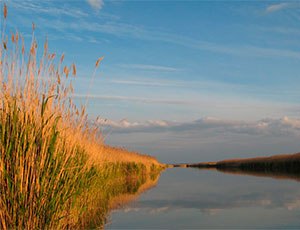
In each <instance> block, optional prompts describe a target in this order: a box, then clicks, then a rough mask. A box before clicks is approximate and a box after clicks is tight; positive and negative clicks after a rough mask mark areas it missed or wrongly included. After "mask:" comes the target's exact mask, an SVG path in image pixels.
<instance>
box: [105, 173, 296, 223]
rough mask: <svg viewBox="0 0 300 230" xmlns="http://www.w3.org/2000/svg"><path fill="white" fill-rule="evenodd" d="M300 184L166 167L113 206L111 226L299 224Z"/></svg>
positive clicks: (293, 181) (266, 178)
mask: <svg viewBox="0 0 300 230" xmlns="http://www.w3.org/2000/svg"><path fill="white" fill-rule="evenodd" d="M299 217H300V183H299V182H297V181H296V180H279V179H274V178H268V177H253V176H246V175H230V174H223V173H221V172H217V171H209V170H198V169H191V168H171V169H167V170H166V171H165V172H163V173H162V174H161V176H160V179H159V182H158V184H157V186H156V187H155V188H152V189H150V190H148V191H147V192H145V193H143V194H142V195H140V196H139V197H138V198H137V199H136V202H134V203H133V202H132V203H131V204H129V205H127V206H126V207H123V208H121V209H119V210H114V211H112V213H111V215H110V222H111V223H110V224H109V225H107V226H106V228H107V229H118V228H119V229H120V228H122V229H135V228H139V229H145V228H151V229H158V228H159V229H162V228H164V229H166V228H167V229H174V228H185V229H187V228H193V229H201V228H221V229H223V228H227V229H234V228H236V229H240V228H247V229H255V228H260V229H261V228H263V229H267V228H270V229H274V228H281V229H291V228H295V229H300V218H299Z"/></svg>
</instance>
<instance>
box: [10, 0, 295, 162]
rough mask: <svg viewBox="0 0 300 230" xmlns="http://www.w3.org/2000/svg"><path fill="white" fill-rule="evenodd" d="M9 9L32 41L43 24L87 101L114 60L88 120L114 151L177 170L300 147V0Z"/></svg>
mask: <svg viewBox="0 0 300 230" xmlns="http://www.w3.org/2000/svg"><path fill="white" fill-rule="evenodd" d="M6 4H7V7H8V18H7V25H6V30H7V31H10V30H15V29H18V30H19V31H20V32H21V33H22V34H23V36H24V37H25V40H26V41H27V43H29V42H30V40H31V35H32V22H34V23H35V25H36V32H35V33H36V37H37V40H38V44H40V47H42V45H43V43H44V41H45V38H46V37H47V39H48V47H49V49H50V51H52V52H55V53H56V54H58V55H61V54H62V53H63V52H64V53H65V63H66V64H70V63H72V62H73V61H74V62H75V63H76V68H77V76H76V78H75V80H74V82H75V83H74V84H75V87H74V88H75V99H76V102H77V103H80V102H81V101H83V100H85V98H86V96H87V94H88V88H89V84H90V82H91V78H92V75H93V71H94V65H95V62H96V60H97V59H98V58H99V57H104V59H103V60H102V61H101V64H100V66H99V68H98V69H97V73H96V75H95V80H94V81H93V84H92V89H91V93H90V98H89V108H88V113H89V118H90V119H91V121H92V122H98V123H99V124H101V126H102V127H103V129H104V131H107V132H109V133H110V134H109V135H108V136H107V137H106V139H105V142H106V143H107V144H112V145H114V146H120V147H125V148H128V149H130V150H135V151H138V152H141V153H145V154H149V155H154V156H156V157H157V158H158V159H159V160H160V161H162V162H166V163H173V162H174V163H175V162H176V163H179V162H200V161H213V160H222V159H227V158H233V157H234V158H236V157H238V158H244V157H251V156H264V155H272V154H280V153H294V152H299V150H300V141H299V140H300V119H299V115H300V103H299V102H300V101H299V100H300V91H299V88H300V78H299V77H300V65H299V64H300V2H299V1H271V0H269V1H255V0H248V1H234V0H231V1H225V0H224V1H221V0H219V1H200V0H199V1H197V0H194V1H188V0H186V1H180V0H179V1H171V0H164V1H150V0H149V1H134V0H133V1H127V0H124V1H122V0H118V1H114V0H66V1H63V0H59V1H58V0H43V1H41V0H40V1H38V0H36V1H33V0H22V1H21V0H10V1H6ZM97 117H100V118H101V119H98V120H97V121H96V118H97ZM104 119H107V120H106V121H105V122H104ZM124 119H125V120H124ZM121 120H123V121H122V122H120V121H121ZM110 131H112V132H110Z"/></svg>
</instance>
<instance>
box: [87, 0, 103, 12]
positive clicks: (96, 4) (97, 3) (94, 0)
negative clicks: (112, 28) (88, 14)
mask: <svg viewBox="0 0 300 230" xmlns="http://www.w3.org/2000/svg"><path fill="white" fill-rule="evenodd" d="M86 1H87V2H88V3H89V4H90V5H91V6H92V7H93V8H95V9H97V10H100V9H101V8H102V7H103V5H104V2H103V0H86Z"/></svg>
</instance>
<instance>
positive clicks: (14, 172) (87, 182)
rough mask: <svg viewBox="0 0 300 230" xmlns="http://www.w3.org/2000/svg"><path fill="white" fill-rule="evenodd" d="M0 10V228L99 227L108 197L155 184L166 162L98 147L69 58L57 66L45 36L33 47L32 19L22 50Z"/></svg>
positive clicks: (97, 135) (99, 139) (96, 128)
mask: <svg viewBox="0 0 300 230" xmlns="http://www.w3.org/2000/svg"><path fill="white" fill-rule="evenodd" d="M3 16H4V20H2V22H3V23H2V25H3V28H1V30H2V34H1V39H2V42H1V46H0V82H1V83H0V98H1V100H0V229H4V230H6V229H88V228H102V227H103V226H104V225H105V224H106V223H107V215H108V213H109V210H111V209H113V207H114V206H113V205H112V203H119V204H121V203H122V202H121V200H122V198H119V199H121V200H119V201H118V202H116V201H115V200H117V199H118V197H120V196H121V197H126V196H130V197H134V196H135V195H137V194H139V193H141V192H142V191H144V190H145V189H147V188H150V187H151V186H154V185H155V183H156V182H157V180H158V177H159V173H160V172H161V171H162V170H163V169H164V168H165V165H164V164H161V163H159V162H158V161H157V159H156V158H154V157H151V156H146V155H141V154H138V153H135V152H130V151H127V150H125V149H122V148H114V147H110V146H107V145H104V143H103V137H102V135H101V127H100V126H96V125H91V122H89V119H88V116H87V114H86V108H87V102H86V103H85V104H81V106H80V108H79V107H77V105H76V104H75V102H74V101H73V91H74V90H73V86H72V81H73V78H74V77H75V76H76V67H75V64H74V63H73V64H72V65H69V66H67V65H66V66H64V65H63V60H64V54H62V56H61V57H60V58H57V57H56V54H54V53H50V51H49V50H48V43H47V39H46V41H45V43H44V47H43V49H39V48H38V45H37V41H36V39H35V36H34V33H35V25H34V24H33V26H32V29H33V35H32V41H31V46H30V48H29V50H28V51H26V49H25V45H24V39H23V37H22V34H21V33H19V32H18V31H17V30H16V31H11V35H10V36H7V35H6V34H5V23H6V18H7V7H6V5H5V3H4V5H3ZM41 51H42V52H41ZM41 53H43V54H41ZM57 59H58V60H57ZM102 59H103V58H99V59H98V60H97V62H96V64H95V71H94V74H93V77H92V78H94V77H95V73H96V69H97V67H98V66H99V63H100V61H101V60H102ZM71 75H73V76H71ZM127 200H128V199H127ZM123 203H126V199H125V198H124V202H123Z"/></svg>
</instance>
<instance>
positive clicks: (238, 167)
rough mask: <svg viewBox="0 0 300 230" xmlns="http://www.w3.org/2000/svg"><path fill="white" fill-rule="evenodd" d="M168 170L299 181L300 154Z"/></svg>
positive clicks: (187, 165)
mask: <svg viewBox="0 0 300 230" xmlns="http://www.w3.org/2000/svg"><path fill="white" fill-rule="evenodd" d="M167 167H168V168H173V167H182V168H198V169H210V170H217V171H220V172H223V173H229V174H240V175H241V174H243V175H250V176H261V177H272V178H276V179H293V180H297V181H300V153H295V154H284V155H274V156H269V157H256V158H248V159H231V160H223V161H216V162H203V163H192V164H173V165H167Z"/></svg>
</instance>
